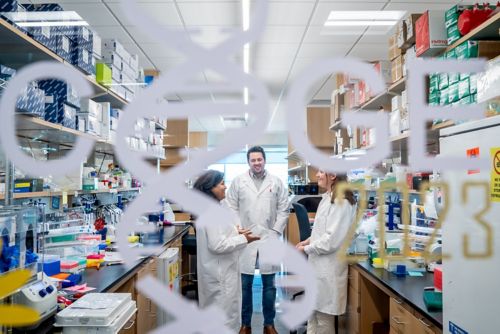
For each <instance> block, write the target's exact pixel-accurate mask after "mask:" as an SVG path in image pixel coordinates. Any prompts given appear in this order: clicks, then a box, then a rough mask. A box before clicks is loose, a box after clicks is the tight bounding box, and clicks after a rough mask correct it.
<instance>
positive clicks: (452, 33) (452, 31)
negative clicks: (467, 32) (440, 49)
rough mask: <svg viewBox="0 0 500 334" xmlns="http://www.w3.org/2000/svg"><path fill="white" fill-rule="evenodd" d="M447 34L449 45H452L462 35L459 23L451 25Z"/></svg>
mask: <svg viewBox="0 0 500 334" xmlns="http://www.w3.org/2000/svg"><path fill="white" fill-rule="evenodd" d="M446 36H447V42H448V45H451V44H453V43H455V42H456V41H458V40H459V39H460V37H462V35H461V34H460V31H459V30H458V24H453V25H451V26H450V27H448V28H447V29H446Z"/></svg>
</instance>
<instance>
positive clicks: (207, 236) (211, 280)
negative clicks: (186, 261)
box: [193, 170, 259, 332]
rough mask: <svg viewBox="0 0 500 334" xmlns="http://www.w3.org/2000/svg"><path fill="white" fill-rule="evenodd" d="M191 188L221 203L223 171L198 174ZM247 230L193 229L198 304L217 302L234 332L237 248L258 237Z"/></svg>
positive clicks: (238, 279)
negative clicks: (195, 245)
mask: <svg viewBox="0 0 500 334" xmlns="http://www.w3.org/2000/svg"><path fill="white" fill-rule="evenodd" d="M193 188H195V189H197V190H199V191H201V192H203V193H205V194H206V195H208V196H210V197H211V198H213V199H215V200H217V201H219V202H221V204H223V205H224V198H225V197H226V186H225V184H224V174H222V173H221V172H218V171H214V170H209V171H207V172H205V173H204V174H203V175H201V176H200V177H199V178H198V179H197V180H196V182H195V183H194V186H193ZM258 239H259V237H256V236H254V235H252V234H251V232H250V230H242V229H239V227H238V226H237V225H236V224H235V225H234V226H219V225H218V226H214V227H205V228H198V229H197V230H196V244H197V266H198V296H199V304H200V307H202V308H204V307H207V306H209V305H216V306H217V307H219V308H221V309H222V310H224V312H225V313H226V316H227V321H226V323H225V325H226V326H227V327H229V328H231V329H232V330H233V331H235V332H236V331H237V330H238V328H239V326H240V317H241V274H240V269H239V250H241V249H243V248H244V247H245V246H246V245H247V244H248V243H250V242H253V241H255V240H258Z"/></svg>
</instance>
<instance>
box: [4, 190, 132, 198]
mask: <svg viewBox="0 0 500 334" xmlns="http://www.w3.org/2000/svg"><path fill="white" fill-rule="evenodd" d="M140 190H141V188H118V189H100V190H68V191H65V193H66V194H68V196H75V194H78V195H90V194H113V193H123V192H129V191H140ZM62 195H63V192H62V191H40V192H33V193H14V199H25V198H44V197H60V196H62ZM3 199H5V194H3V193H0V200H3Z"/></svg>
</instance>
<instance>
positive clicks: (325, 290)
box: [304, 193, 356, 315]
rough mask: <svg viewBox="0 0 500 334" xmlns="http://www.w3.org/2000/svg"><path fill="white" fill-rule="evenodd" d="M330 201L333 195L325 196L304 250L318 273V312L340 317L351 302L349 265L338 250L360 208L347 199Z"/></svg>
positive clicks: (327, 194)
mask: <svg viewBox="0 0 500 334" xmlns="http://www.w3.org/2000/svg"><path fill="white" fill-rule="evenodd" d="M330 201H331V200H330V194H329V193H326V194H324V195H323V198H322V200H321V202H320V203H319V206H318V210H317V212H316V216H315V218H314V226H313V229H312V233H311V238H310V244H309V245H308V246H306V247H305V249H304V251H305V252H306V254H308V255H309V259H308V261H309V263H310V264H311V265H312V266H313V267H314V269H315V272H316V281H317V284H318V298H317V302H316V310H317V311H319V312H322V313H326V314H332V315H340V314H343V313H345V310H346V303H347V262H345V261H340V260H339V259H338V257H337V251H338V250H339V248H340V247H341V246H342V243H343V242H344V239H345V237H346V235H347V232H348V230H349V227H350V226H351V224H352V222H353V220H354V213H355V211H356V209H355V208H356V206H354V205H351V204H350V203H349V202H348V201H347V200H346V199H343V200H342V201H343V203H339V201H338V200H336V201H335V203H333V204H332V203H331V202H330Z"/></svg>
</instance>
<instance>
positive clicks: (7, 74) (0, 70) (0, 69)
mask: <svg viewBox="0 0 500 334" xmlns="http://www.w3.org/2000/svg"><path fill="white" fill-rule="evenodd" d="M14 75H16V70H15V69H13V68H10V67H8V66H4V65H0V79H4V80H8V79H10V78H12V77H13V76H14Z"/></svg>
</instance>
